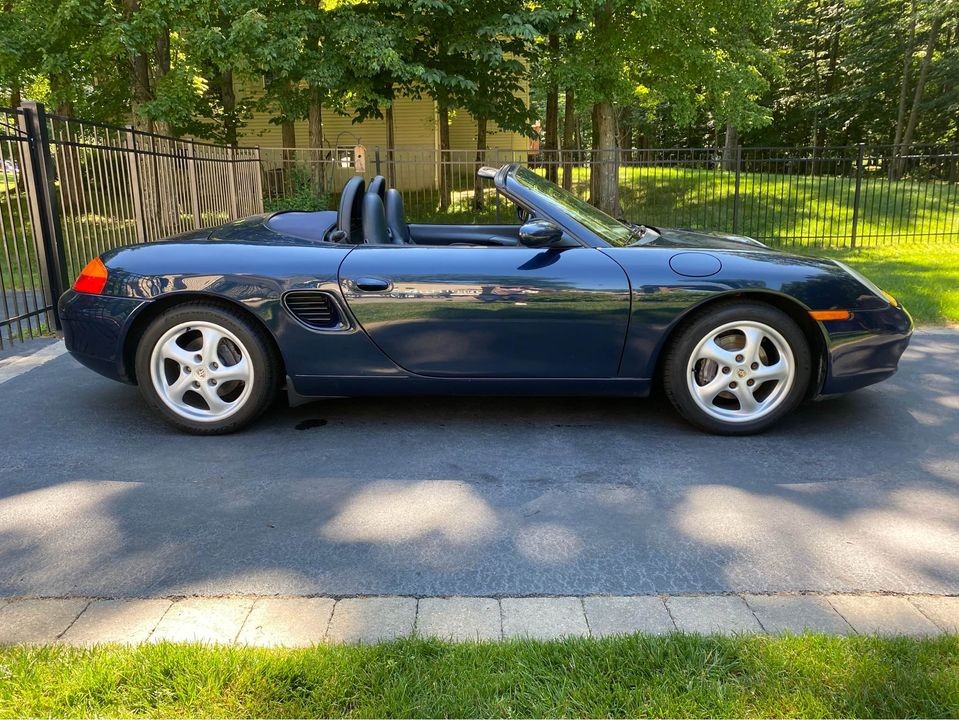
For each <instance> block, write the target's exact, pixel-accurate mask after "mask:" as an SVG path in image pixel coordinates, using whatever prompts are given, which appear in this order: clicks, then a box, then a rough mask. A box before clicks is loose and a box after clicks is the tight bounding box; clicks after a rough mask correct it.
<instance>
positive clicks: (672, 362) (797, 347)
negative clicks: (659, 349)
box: [662, 302, 812, 435]
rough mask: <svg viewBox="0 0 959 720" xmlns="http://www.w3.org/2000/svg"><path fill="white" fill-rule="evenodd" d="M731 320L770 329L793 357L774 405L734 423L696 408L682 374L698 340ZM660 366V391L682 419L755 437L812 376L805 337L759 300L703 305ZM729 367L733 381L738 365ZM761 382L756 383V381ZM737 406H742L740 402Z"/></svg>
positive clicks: (792, 403)
mask: <svg viewBox="0 0 959 720" xmlns="http://www.w3.org/2000/svg"><path fill="white" fill-rule="evenodd" d="M736 322H744V323H749V322H754V323H762V324H764V325H766V326H768V327H769V328H772V329H773V330H774V331H776V332H777V333H778V334H779V335H780V336H781V338H782V339H784V340H785V342H786V344H787V345H788V349H789V350H791V351H792V356H793V363H794V374H793V376H792V379H791V385H789V383H786V385H784V388H785V387H788V390H786V389H783V390H781V391H780V395H779V399H778V400H777V401H776V403H775V404H773V403H771V407H770V409H769V410H768V411H766V413H765V414H763V415H762V416H761V417H757V418H756V419H755V420H748V419H741V420H736V421H733V420H728V419H723V418H718V417H715V416H714V415H712V414H710V413H709V412H707V411H706V410H705V409H704V408H703V407H701V406H700V401H698V400H697V399H696V398H694V397H693V391H692V390H691V389H690V387H689V385H690V382H689V381H688V378H687V373H688V371H689V367H690V358H691V355H692V353H693V352H695V350H696V348H697V346H698V345H699V344H700V342H702V341H703V340H704V339H705V338H708V337H710V335H711V334H714V333H715V332H716V331H718V330H719V329H720V328H722V327H723V326H725V325H727V324H729V323H736ZM733 342H735V341H733ZM763 342H766V341H763ZM764 352H765V351H764ZM740 357H741V356H740ZM662 367H663V389H664V390H665V392H666V396H667V397H668V398H669V400H670V402H671V403H672V404H673V407H675V408H676V411H677V412H678V413H679V414H680V415H681V416H682V417H683V418H684V419H685V420H687V421H688V422H690V423H691V424H693V425H695V426H696V427H698V428H699V429H701V430H705V431H706V432H709V433H713V434H716V435H754V434H757V433H761V432H763V431H765V430H767V429H768V428H770V427H772V426H773V425H775V424H776V423H777V422H778V421H779V420H780V419H782V418H783V417H784V416H785V415H787V414H789V413H790V412H792V411H793V410H795V408H796V406H797V405H799V404H800V403H801V402H802V401H803V399H804V398H805V396H806V392H807V390H808V388H809V381H810V377H811V375H812V358H811V356H810V351H809V343H808V342H807V340H806V336H805V335H804V334H803V331H802V330H801V329H800V327H799V326H798V325H797V324H796V322H795V321H794V320H793V319H792V318H791V317H789V315H787V314H786V313H784V312H783V311H781V310H779V309H777V308H774V307H772V306H770V305H766V304H764V303H757V302H736V303H728V304H723V305H718V306H715V307H712V308H707V309H704V310H703V311H702V312H700V313H698V314H697V315H695V316H694V317H692V318H691V319H690V320H688V321H687V322H686V323H685V324H684V325H683V326H682V327H681V328H680V329H679V331H678V333H677V335H676V336H675V337H674V338H673V339H672V341H671V342H670V345H669V347H668V348H667V350H666V356H665V358H664V360H663V366H662ZM700 367H701V366H700ZM729 369H730V373H729V377H730V378H732V379H734V380H735V379H736V378H737V374H736V373H738V372H739V369H738V368H737V367H730V368H729ZM742 369H743V371H744V372H745V373H746V375H745V377H746V378H749V372H750V369H749V367H748V366H745V365H744V366H742ZM721 371H722V369H721V368H719V367H717V368H716V374H714V375H713V377H714V378H716V377H718V373H719V372H721ZM723 381H724V380H723ZM723 381H720V382H723ZM694 382H695V381H694ZM747 382H748V380H747ZM761 382H762V381H759V383H761ZM753 383H756V381H755V380H754V381H753ZM754 387H756V388H757V389H756V392H757V393H758V392H759V391H761V385H754ZM773 388H775V385H773ZM740 390H742V388H740ZM724 392H725V391H724ZM722 397H723V394H722V393H721V394H720V397H719V398H718V399H722ZM725 397H728V398H730V399H729V402H731V403H734V404H736V403H738V401H737V400H735V399H734V398H732V397H731V393H725ZM724 402H725V400H724ZM731 407H732V408H733V411H734V412H733V414H735V406H734V405H732V406H731ZM711 409H712V408H711ZM741 410H742V406H740V411H741Z"/></svg>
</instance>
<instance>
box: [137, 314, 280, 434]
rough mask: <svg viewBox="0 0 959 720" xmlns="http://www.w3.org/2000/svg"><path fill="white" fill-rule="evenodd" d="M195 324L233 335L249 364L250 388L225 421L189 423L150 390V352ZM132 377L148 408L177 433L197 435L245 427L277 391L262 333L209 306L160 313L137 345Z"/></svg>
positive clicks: (261, 411) (273, 364)
mask: <svg viewBox="0 0 959 720" xmlns="http://www.w3.org/2000/svg"><path fill="white" fill-rule="evenodd" d="M198 321H205V322H212V323H216V324H217V325H221V326H222V327H224V328H225V329H227V330H229V331H230V332H231V333H233V334H234V335H236V337H237V338H238V339H239V340H240V342H241V343H242V344H243V347H244V348H245V349H246V351H247V354H248V356H249V360H250V362H251V363H252V364H253V377H254V379H253V383H252V385H253V387H252V388H251V391H250V394H249V396H248V397H247V399H246V402H245V403H244V405H243V407H241V408H240V409H239V410H237V411H236V412H235V413H234V414H232V415H230V416H229V417H226V418H223V419H221V420H215V421H212V422H199V421H195V420H190V419H189V418H185V417H183V416H182V415H178V414H177V413H176V412H174V411H173V410H172V409H170V408H169V407H168V406H167V404H166V403H165V402H164V401H163V400H162V399H161V397H160V395H159V393H158V392H157V390H156V388H155V387H154V385H153V373H152V372H151V362H152V356H153V350H154V348H155V347H156V344H157V342H158V341H159V340H160V339H161V338H162V337H163V335H164V334H165V333H166V332H167V331H168V330H170V329H171V328H173V327H175V326H177V325H179V324H181V323H187V322H198ZM136 376H137V384H138V385H139V388H140V393H141V395H142V396H143V398H144V399H145V400H146V402H147V404H148V405H149V406H150V407H151V408H153V409H154V410H156V411H157V412H158V413H160V415H161V416H162V417H163V418H164V419H165V420H166V421H167V422H169V423H171V424H172V425H174V426H175V427H177V428H179V429H180V430H184V431H186V432H190V433H194V434H198V435H216V434H223V433H229V432H234V431H236V430H239V429H240V428H242V427H244V426H246V425H248V424H249V423H251V422H252V421H253V420H255V419H256V418H257V417H258V416H259V415H260V414H261V413H263V411H264V410H266V408H267V407H268V406H269V404H270V402H271V401H272V399H273V397H274V395H275V391H276V387H277V372H276V367H275V363H274V361H273V357H272V353H271V352H270V346H269V345H268V342H267V341H266V339H265V338H264V337H263V335H262V333H261V332H259V331H258V329H257V328H255V327H254V326H253V325H252V324H251V323H250V322H249V321H248V320H246V319H245V318H243V317H242V316H241V315H240V314H239V313H237V312H235V311H233V310H231V309H229V308H227V307H223V306H220V305H216V304H213V303H187V304H184V305H178V306H174V307H172V308H170V309H168V310H165V311H163V312H162V313H160V315H159V316H157V317H156V318H155V319H154V320H153V321H152V322H151V323H150V325H149V326H148V327H147V329H146V331H145V332H144V333H143V336H142V337H141V338H140V341H139V343H138V345H137V352H136Z"/></svg>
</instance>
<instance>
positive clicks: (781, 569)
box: [0, 330, 959, 597]
mask: <svg viewBox="0 0 959 720" xmlns="http://www.w3.org/2000/svg"><path fill="white" fill-rule="evenodd" d="M957 358H959V332H957V331H948V330H942V331H935V332H924V333H921V334H918V335H917V336H916V338H915V340H914V341H913V346H912V348H910V350H909V352H908V354H907V355H906V357H905V358H904V361H903V366H902V370H901V372H900V373H899V375H897V376H896V377H895V378H893V379H892V380H890V381H888V382H886V383H884V384H882V385H880V386H877V387H875V388H871V389H868V390H865V391H861V392H859V393H856V394H854V395H851V396H849V397H846V398H842V399H839V400H833V401H830V402H826V403H819V404H813V405H809V406H807V407H804V408H803V409H802V410H801V411H800V412H799V413H797V414H796V415H795V416H794V417H792V418H790V419H789V420H787V421H786V422H785V423H783V424H782V425H780V426H779V427H778V428H777V429H776V430H775V431H774V432H771V433H769V434H767V435H764V436H762V437H757V438H740V439H730V438H717V437H710V436H706V435H703V434H700V433H698V432H696V431H694V430H691V429H690V428H688V427H687V426H686V425H684V424H683V423H682V422H681V421H679V420H678V419H677V417H676V416H675V415H674V414H673V413H672V412H671V411H670V410H669V408H668V406H667V405H666V403H665V402H664V401H662V400H656V399H653V400H649V401H643V402H638V401H630V400H608V399H532V400H531V399H519V400H518V399H500V398H490V399H458V398H442V399H406V400H335V401H326V402H323V403H319V404H314V405H308V406H304V407H300V408H296V409H293V410H291V409H289V408H286V407H285V406H283V405H282V404H278V405H277V406H276V407H275V408H274V409H273V410H272V411H271V412H270V413H269V414H268V415H267V416H266V417H265V418H264V419H263V420H262V421H261V422H260V423H259V424H258V425H257V426H256V427H255V428H253V429H252V430H250V431H248V432H245V433H243V434H240V435H235V436H230V437H223V438H196V437H189V436H185V435H180V434H178V433H176V432H174V431H172V430H170V429H169V428H168V427H167V426H166V425H164V424H163V423H161V422H160V421H158V420H156V419H154V418H153V417H152V416H151V415H150V414H149V413H148V412H147V410H146V408H145V407H144V405H143V404H142V403H141V401H140V398H139V395H138V393H137V390H136V389H135V388H131V387H126V386H122V385H118V384H115V383H112V382H110V381H108V380H104V379H102V378H100V377H98V376H96V375H94V374H93V373H91V372H90V371H87V370H85V369H84V368H82V367H80V366H79V365H78V364H77V363H76V362H74V361H73V360H72V359H71V358H70V357H69V356H61V357H57V358H56V359H53V360H51V361H49V362H47V363H46V364H44V365H42V366H41V367H36V368H34V369H31V370H29V371H28V372H25V373H23V374H20V375H18V376H16V377H14V378H13V379H9V380H7V381H6V382H3V383H2V384H0V595H44V596H66V595H84V596H102V597H116V596H152V595H173V594H207V595H212V594H215V595H220V594H231V593H255V594H260V595H263V594H272V593H282V594H322V595H335V596H340V595H362V594H409V595H419V596H422V595H454V594H462V595H487V596H488V595H501V594H504V595H538V594H558V595H559V594H561V595H582V594H596V593H600V594H602V593H614V594H633V593H651V592H663V593H689V592H716V591H727V590H728V591H744V592H762V591H795V590H809V591H826V592H830V591H873V590H874V591H896V592H908V593H925V592H930V593H952V594H954V593H959V378H957V374H959V373H957V371H959V360H957Z"/></svg>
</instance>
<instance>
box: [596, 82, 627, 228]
mask: <svg viewBox="0 0 959 720" xmlns="http://www.w3.org/2000/svg"><path fill="white" fill-rule="evenodd" d="M618 160H619V150H618V148H617V147H616V110H615V108H614V107H613V103H611V102H609V101H608V100H605V101H602V102H598V103H596V104H594V105H593V158H592V167H591V168H590V202H591V203H592V204H593V205H595V206H596V207H598V208H599V209H600V210H602V211H603V212H605V213H606V214H607V215H612V216H613V217H619V215H620V208H619V168H618V166H619V163H618Z"/></svg>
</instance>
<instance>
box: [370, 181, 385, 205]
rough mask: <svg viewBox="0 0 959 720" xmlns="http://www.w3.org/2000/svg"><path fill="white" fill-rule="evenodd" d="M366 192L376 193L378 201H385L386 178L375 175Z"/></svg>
mask: <svg viewBox="0 0 959 720" xmlns="http://www.w3.org/2000/svg"><path fill="white" fill-rule="evenodd" d="M366 192H371V193H376V194H377V195H379V196H380V200H383V201H384V202H385V201H386V178H385V177H383V176H382V175H377V176H376V177H374V178H373V179H372V180H370V184H369V185H368V186H367V188H366Z"/></svg>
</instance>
